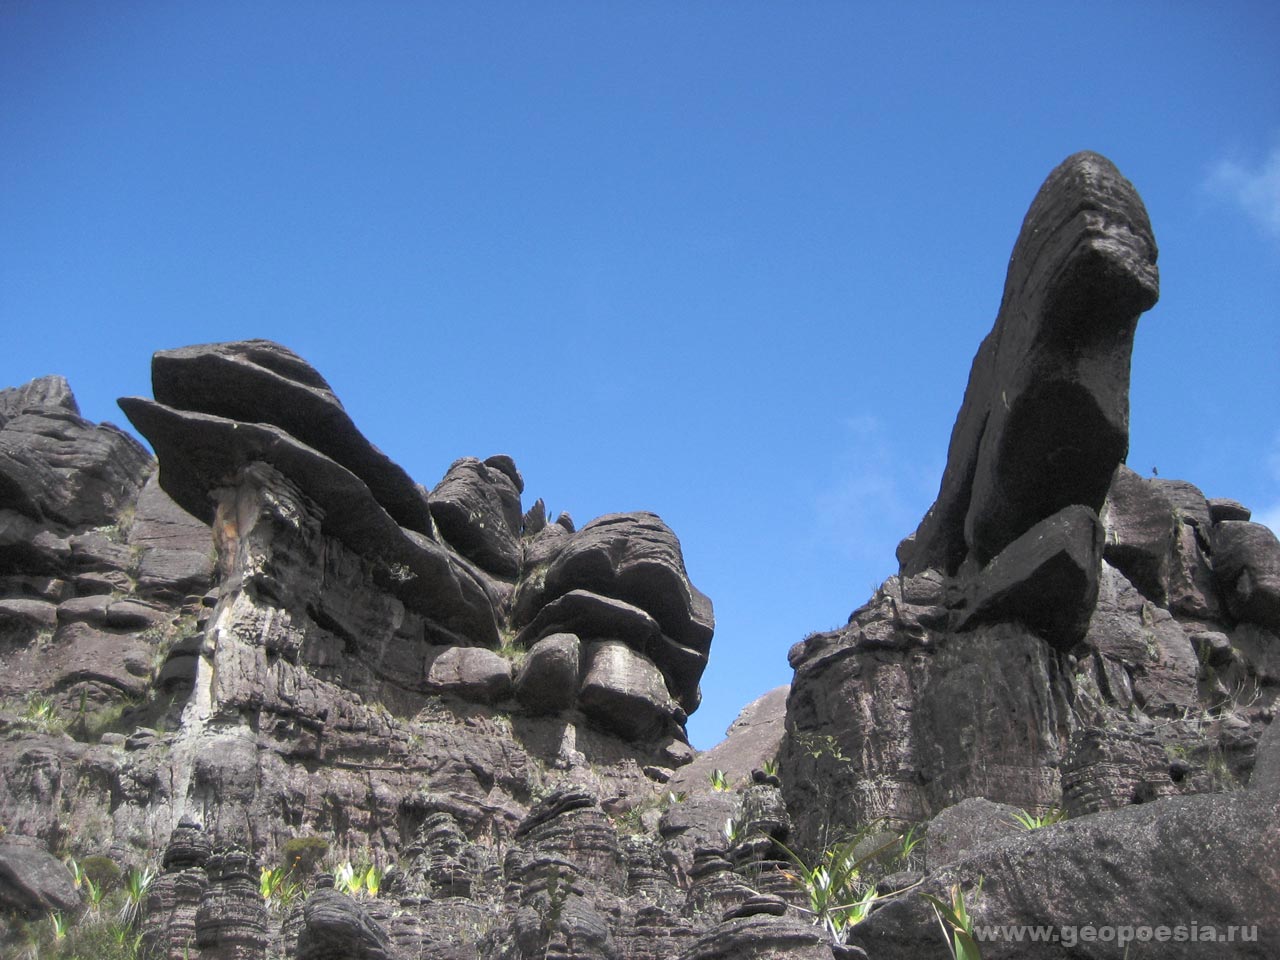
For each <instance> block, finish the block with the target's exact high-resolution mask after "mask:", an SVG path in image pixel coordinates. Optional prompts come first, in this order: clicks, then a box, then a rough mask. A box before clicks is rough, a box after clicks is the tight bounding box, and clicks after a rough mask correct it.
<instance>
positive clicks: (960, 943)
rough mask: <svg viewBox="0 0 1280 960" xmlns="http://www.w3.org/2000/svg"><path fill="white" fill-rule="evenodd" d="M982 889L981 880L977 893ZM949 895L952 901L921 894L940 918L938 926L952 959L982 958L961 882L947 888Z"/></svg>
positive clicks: (972, 959)
mask: <svg viewBox="0 0 1280 960" xmlns="http://www.w3.org/2000/svg"><path fill="white" fill-rule="evenodd" d="M981 890H982V881H981V880H979V881H978V887H977V890H976V891H975V893H978V892H981ZM947 895H948V897H949V898H950V902H947V901H946V900H941V899H939V898H938V897H935V896H933V895H932V894H928V893H922V894H920V896H922V897H924V898H925V899H926V900H928V901H929V905H930V906H932V907H933V915H934V916H935V917H937V918H938V926H939V927H941V928H942V936H943V938H944V939H945V940H946V941H947V949H948V950H950V951H951V957H952V960H982V953H981V951H979V950H978V944H977V941H975V940H974V939H973V918H972V917H971V916H969V907H968V905H966V904H965V902H964V891H963V890H961V889H960V884H958V883H956V884H952V885H951V886H950V887H949V888H947Z"/></svg>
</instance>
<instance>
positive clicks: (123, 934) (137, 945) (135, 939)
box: [107, 923, 142, 957]
mask: <svg viewBox="0 0 1280 960" xmlns="http://www.w3.org/2000/svg"><path fill="white" fill-rule="evenodd" d="M107 936H108V937H110V938H111V942H112V943H113V944H114V945H115V947H116V949H117V950H118V951H119V952H120V954H122V955H123V956H126V957H136V956H137V955H138V950H139V949H141V947H142V934H140V933H135V932H134V929H133V926H132V925H131V924H127V923H113V924H111V925H109V926H108V927H107Z"/></svg>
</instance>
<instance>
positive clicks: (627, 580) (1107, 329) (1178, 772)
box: [0, 153, 1280, 960]
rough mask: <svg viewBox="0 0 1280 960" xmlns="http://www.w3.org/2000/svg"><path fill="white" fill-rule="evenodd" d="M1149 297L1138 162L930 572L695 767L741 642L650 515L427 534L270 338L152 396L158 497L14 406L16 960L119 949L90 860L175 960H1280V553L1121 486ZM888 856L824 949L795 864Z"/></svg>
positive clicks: (1101, 171) (1151, 489) (151, 942)
mask: <svg viewBox="0 0 1280 960" xmlns="http://www.w3.org/2000/svg"><path fill="white" fill-rule="evenodd" d="M1155 264H1156V246H1155V241H1154V237H1153V235H1152V232H1151V228H1150V224H1149V223H1148V220H1147V215H1146V212H1145V210H1144V208H1143V205H1142V202H1141V200H1140V198H1139V197H1138V195H1137V193H1136V191H1135V190H1134V189H1133V187H1132V185H1130V184H1129V183H1128V181H1126V180H1125V179H1124V178H1123V177H1122V176H1121V175H1120V174H1119V172H1118V171H1116V169H1115V168H1114V166H1112V165H1111V164H1110V163H1109V162H1108V161H1107V160H1105V159H1104V158H1102V157H1100V156H1098V155H1096V154H1089V153H1085V154H1077V155H1075V156H1073V157H1071V158H1068V160H1067V161H1065V162H1064V163H1063V164H1062V165H1061V166H1060V167H1059V168H1058V169H1057V170H1055V171H1054V172H1053V173H1052V174H1050V176H1049V178H1048V179H1047V180H1046V182H1045V184H1044V186H1043V188H1042V189H1041V191H1040V194H1039V195H1038V196H1037V198H1036V199H1035V201H1034V202H1033V204H1032V206H1031V208H1030V211H1029V212H1028V215H1027V218H1026V221H1025V222H1024V224H1023V227H1022V231H1021V233H1020V235H1019V238H1018V241H1017V243H1016V245H1015V248H1014V252H1013V256H1012V258H1011V261H1010V268H1009V275H1008V279H1007V282H1006V289H1005V294H1004V297H1003V300H1002V303H1001V307H1000V312H999V315H998V317H997V320H996V323H995V327H994V329H993V330H992V332H991V334H990V335H989V336H988V337H987V339H986V340H985V341H984V342H983V344H982V345H981V347H980V348H979V351H978V354H977V356H976V357H975V360H974V363H973V368H972V371H971V375H970V381H969V386H968V388H967V390H966V393H965V397H964V400H963V403H962V405H961V409H960V413H959V415H958V417H957V420H956V425H955V428H954V431H953V434H952V439H951V444H950V449H949V453H948V461H947V467H946V471H945V474H944V477H943V481H942V484H941V488H940V490H939V494H938V498H937V501H936V502H935V504H934V505H933V507H932V508H931V509H930V510H929V512H928V514H927V515H926V516H925V518H924V519H923V520H922V522H921V524H920V526H919V528H918V529H917V531H916V532H915V533H914V534H913V535H911V536H910V537H908V538H907V539H906V540H904V541H903V543H902V545H901V546H900V548H899V550H898V561H899V572H898V573H897V574H896V575H894V576H892V577H890V578H889V579H888V580H886V581H885V583H884V584H883V585H882V586H881V587H880V588H879V589H878V590H877V591H876V592H875V595H874V596H873V597H872V598H871V599H870V600H869V601H868V602H867V603H866V604H864V605H863V606H861V607H859V608H858V609H857V610H855V611H854V613H853V614H852V615H851V617H850V619H849V622H848V624H847V625H846V626H845V627H843V628H841V629H839V630H835V631H831V632H828V633H821V634H814V635H811V636H810V637H808V638H806V639H805V640H803V641H802V642H800V643H798V644H796V645H795V646H794V647H793V648H792V650H791V653H790V661H791V664H792V666H793V667H794V669H795V676H794V680H793V683H792V684H791V686H790V687H789V688H780V689H779V690H776V691H772V692H770V693H769V694H767V695H766V696H764V697H762V698H760V700H759V701H758V702H757V703H754V704H752V705H750V706H749V707H748V708H747V709H746V710H744V713H743V716H742V717H741V718H740V719H739V721H738V722H737V723H735V725H734V726H733V727H732V728H731V729H730V731H729V736H728V738H727V739H726V741H725V742H724V743H723V744H721V745H720V746H719V747H717V748H715V749H714V750H712V751H708V752H707V753H706V754H705V755H703V756H701V757H698V758H696V759H695V758H694V756H693V751H692V750H691V748H690V747H689V746H688V743H687V741H686V739H685V737H684V732H683V723H684V721H685V719H686V717H687V715H688V713H689V712H691V711H693V710H694V709H696V707H697V705H698V701H699V696H700V694H699V690H698V680H699V678H700V676H701V673H702V670H703V668H704V667H705V664H706V661H707V657H708V655H709V652H710V643H711V637H712V631H713V627H714V619H713V615H712V609H711V604H710V601H709V600H707V598H706V597H705V596H703V595H702V594H701V593H700V592H699V591H698V590H697V589H696V588H695V587H694V586H693V585H692V583H691V582H690V579H689V577H688V574H687V573H686V571H685V569H684V564H683V559H682V557H681V554H680V547H679V542H678V540H677V539H676V537H675V535H674V534H673V533H672V531H671V530H670V529H669V528H667V527H666V525H665V524H663V523H662V521H661V520H660V519H659V518H657V517H656V516H655V515H653V514H645V513H632V514H614V515H609V516H606V517H601V518H598V519H597V520H594V521H592V522H591V523H588V524H586V525H584V526H583V527H582V528H581V529H578V528H577V527H576V525H575V524H574V523H573V521H572V520H570V519H569V518H568V517H567V516H566V515H561V516H560V517H559V518H557V519H556V520H554V521H550V520H549V518H548V517H547V516H546V512H545V507H544V506H543V504H542V501H537V502H536V503H534V505H533V506H532V507H531V508H529V509H527V510H526V509H525V508H524V505H523V503H522V496H523V493H524V482H523V479H522V477H521V475H520V473H519V471H518V469H517V468H516V465H515V463H514V462H513V461H512V460H511V458H509V457H506V456H495V457H489V458H487V459H485V460H480V459H476V458H463V459H461V460H458V461H456V462H454V463H453V464H452V465H451V466H450V467H449V469H448V470H447V472H446V473H445V475H444V477H443V478H442V479H441V481H440V482H439V483H438V484H437V485H436V486H435V487H434V488H433V489H431V490H427V489H426V488H424V487H422V486H420V485H418V484H416V483H415V482H414V481H413V480H412V479H411V478H410V477H409V476H408V475H407V474H406V473H405V472H404V471H403V470H402V469H401V468H400V467H398V466H397V465H396V464H394V463H393V462H392V461H391V460H390V459H389V458H387V457H386V455H385V454H383V453H382V452H381V451H379V450H378V449H377V448H376V447H375V446H373V445H372V444H371V443H370V442H369V441H368V440H367V439H365V438H364V436H363V435H362V434H360V432H359V431H358V430H357V428H356V427H355V425H354V424H353V423H352V421H351V419H350V417H349V416H348V415H347V414H346V413H345V411H344V410H343V409H342V405H341V403H340V402H339V401H338V399H337V398H336V396H334V394H333V391H332V390H331V388H330V387H329V386H328V384H327V383H326V382H325V380H324V379H323V377H321V375H320V374H319V373H318V372H317V371H315V370H314V369H313V368H311V367H310V366H309V365H308V364H307V363H306V362H305V361H304V360H302V359H301V358H300V357H298V356H297V355H295V354H293V353H291V352H290V351H288V350H287V349H285V348H284V347H282V346H280V345H278V344H274V343H269V342H266V341H247V342H239V343H228V344H208V345H201V346H193V347H187V348H183V349H180V350H173V351H165V352H162V353H160V354H157V355H156V357H155V359H154V363H153V393H154V399H145V398H127V399H125V400H122V401H121V406H122V408H123V409H124V410H125V412H126V414H127V415H128V416H129V418H130V420H131V421H132V422H133V424H134V425H135V426H136V427H137V428H138V430H139V431H140V432H141V433H142V434H143V435H144V436H145V437H147V439H148V440H149V441H150V443H151V444H152V447H153V448H154V449H155V451H156V454H157V458H158V465H157V463H156V461H153V460H152V459H151V457H150V456H149V455H148V454H147V452H146V451H145V450H144V449H143V448H142V447H141V445H139V444H138V443H137V442H136V441H134V440H132V439H131V438H130V437H129V435H128V434H125V433H124V432H122V431H120V430H118V429H117V428H115V427H112V426H111V425H109V424H101V425H95V424H92V423H89V422H87V421H85V420H83V419H82V418H81V417H80V416H79V413H78V410H77V409H76V405H75V400H74V397H73V396H72V394H71V391H70V389H69V387H68V386H67V384H66V383H65V381H62V380H61V379H60V378H56V377H47V378H43V379H41V380H37V381H33V382H32V383H30V384H27V385H25V386H23V387H19V388H13V389H10V390H5V391H0V667H2V668H3V669H0V826H3V835H0V914H2V915H3V916H4V917H5V920H4V921H3V922H4V923H5V924H6V925H7V928H6V929H5V930H4V931H0V949H8V948H10V947H13V948H14V949H18V948H19V947H20V946H21V944H22V938H23V937H28V936H31V935H32V934H31V931H32V930H33V929H34V927H33V926H32V925H31V922H29V920H30V918H35V919H36V920H38V919H39V918H40V917H43V916H44V915H45V914H47V913H49V912H50V911H58V912H61V913H64V914H67V915H71V914H75V913H77V912H78V911H80V910H82V909H84V908H83V907H82V902H83V901H84V900H85V899H86V898H87V894H86V890H85V887H84V886H83V885H81V886H77V885H76V884H74V883H73V882H72V877H71V874H70V873H69V872H68V870H67V868H66V867H65V866H64V865H63V862H62V860H63V858H65V857H67V856H68V855H71V856H74V857H76V858H77V859H78V861H79V862H80V863H82V864H87V865H90V866H93V867H94V869H96V870H100V871H104V872H103V873H102V874H101V875H102V876H104V877H109V876H110V875H111V874H110V872H111V871H112V870H115V871H116V872H117V873H118V872H119V870H120V869H121V868H125V867H134V868H145V867H154V868H156V870H157V871H158V872H157V875H156V878H155V879H154V881H153V882H152V883H151V885H150V887H149V888H148V889H147V892H146V896H145V900H144V902H143V903H142V906H141V909H140V913H139V918H138V920H137V923H136V927H135V929H136V931H137V933H138V934H139V935H140V937H141V939H140V945H139V954H140V955H142V956H146V957H148V958H170V960H178V958H200V960H223V958H237V960H241V958H243V960H265V958H282V960H284V958H287V960H315V958H338V957H343V958H352V957H367V958H378V960H383V958H386V960H410V958H449V960H532V958H535V957H537V958H547V957H557V958H562V960H570V958H574V960H597V958H616V960H657V958H663V960H672V958H679V960H695V958H699V960H712V958H720V957H724V958H728V957H734V958H760V960H764V958H781V957H789V958H817V960H827V958H855V957H872V958H881V957H885V958H892V957H916V956H922V955H928V954H929V953H930V952H939V951H941V950H942V945H941V943H940V942H939V940H940V935H939V931H938V927H937V923H936V919H935V917H934V915H933V913H932V912H931V909H930V908H929V906H928V905H927V903H926V901H925V900H924V899H923V898H922V897H920V896H919V892H920V891H924V892H928V893H931V894H934V895H936V896H939V897H942V898H948V897H950V896H953V895H954V893H953V891H956V890H959V891H961V895H963V896H965V897H966V898H967V902H968V905H969V909H970V913H971V915H972V916H973V917H974V918H975V920H976V921H977V922H980V923H992V924H1005V925H1008V924H1033V925H1048V926H1052V927H1054V928H1055V929H1057V930H1059V931H1063V930H1067V929H1071V930H1076V929H1079V928H1080V927H1081V926H1083V925H1088V924H1099V923H1103V924H1105V923H1110V924H1130V925H1141V924H1144V923H1145V924H1148V925H1151V924H1160V923H1170V924H1176V923H1178V922H1191V921H1194V922H1198V923H1199V924H1202V925H1218V926H1223V927H1225V926H1226V925H1231V924H1257V925H1258V929H1259V933H1260V935H1259V936H1257V937H1256V938H1255V939H1253V940H1246V941H1244V942H1242V943H1238V944H1235V945H1234V947H1233V952H1232V954H1231V955H1233V956H1257V957H1269V956H1272V955H1274V953H1275V950H1276V949H1277V947H1278V946H1280V942H1278V939H1280V913H1277V910H1276V904H1278V903H1280V873H1278V872H1277V869H1276V867H1275V864H1276V863H1277V862H1280V859H1278V857H1277V854H1280V831H1277V829H1276V828H1275V816H1274V814H1275V810H1276V809H1277V808H1278V807H1280V786H1278V785H1280V740H1277V732H1276V730H1273V729H1272V728H1271V727H1270V725H1269V724H1270V721H1271V720H1272V718H1273V717H1274V712H1275V698H1276V693H1277V689H1278V687H1280V660H1278V659H1277V651H1280V641H1278V640H1277V635H1278V634H1280V543H1278V542H1277V540H1276V538H1275V536H1274V534H1272V533H1271V531H1270V530H1269V529H1267V528H1266V527H1263V526H1261V525H1259V524H1255V523H1252V522H1251V521H1250V513H1249V510H1248V509H1247V508H1246V507H1244V506H1243V505H1241V504H1239V503H1237V502H1235V501H1231V500H1225V499H1207V498H1206V497H1205V495H1204V494H1203V493H1201V492H1200V491H1199V490H1198V489H1196V488H1195V487H1193V486H1192V485H1191V484H1188V483H1185V482H1180V481H1171V480H1163V479H1158V478H1152V479H1147V478H1143V477H1141V476H1139V475H1137V474H1136V473H1134V472H1132V471H1131V470H1129V469H1128V468H1127V467H1126V466H1125V465H1124V457H1125V453H1126V450H1127V444H1128V366H1129V356H1130V352H1131V349H1132V343H1133V335H1134V330H1135V327H1136V324H1137V321H1138V318H1139V316H1140V315H1141V313H1142V312H1144V311H1145V310H1147V309H1149V308H1150V307H1151V306H1152V305H1153V304H1154V302H1155V300H1156V297H1157V293H1158V280H1157V276H1158V275H1157V271H1156V265H1155ZM1277 729H1280V728H1277ZM775 756H776V761H775ZM690 761H692V762H690ZM712 774H714V775H712ZM713 781H714V782H713ZM1059 810H1060V811H1062V813H1063V814H1064V815H1065V822H1062V823H1058V824H1056V825H1054V826H1049V827H1045V828H1044V829H1038V830H1033V831H1027V830H1024V829H1023V828H1022V827H1020V826H1017V825H1016V823H1015V814H1021V815H1022V816H1024V817H1030V816H1045V817H1046V818H1047V819H1053V815H1055V813H1054V812H1055V811H1059ZM908 826H911V827H912V828H913V833H912V836H914V837H917V838H919V837H923V840H922V842H921V844H920V845H919V846H918V847H917V848H916V850H915V853H914V854H913V853H912V852H911V848H910V846H909V844H908V845H904V844H902V841H901V839H900V838H899V837H898V833H899V832H900V831H901V830H903V829H904V828H906V827H908ZM851 833H853V835H854V837H855V840H857V842H858V843H859V844H860V846H858V847H857V848H856V849H857V850H858V851H859V853H858V855H859V856H863V855H867V856H868V859H867V866H866V867H865V870H864V873H863V875H862V876H861V881H860V886H859V887H858V890H859V891H860V892H859V896H860V897H863V896H865V897H866V898H867V904H868V905H869V906H870V909H869V912H868V913H867V916H866V917H865V919H862V920H861V922H859V923H856V924H854V923H848V924H847V925H846V924H845V923H843V922H842V923H841V924H840V925H838V926H824V925H822V924H817V923H815V922H814V921H815V920H820V919H823V917H822V915H821V914H818V915H815V913H814V907H815V902H814V901H813V900H812V898H811V897H812V890H811V889H810V890H806V889H805V886H804V884H803V883H801V882H799V878H800V877H801V875H802V874H804V873H805V868H804V866H803V864H797V863H796V862H795V858H796V857H797V856H799V857H800V858H801V859H802V860H803V861H804V863H806V864H810V865H812V864H814V863H815V862H816V861H817V860H819V859H820V858H821V857H822V856H824V851H825V855H826V856H827V857H828V858H830V857H831V855H832V851H834V850H837V849H841V847H838V846H837V844H838V843H839V842H840V841H842V840H844V838H846V837H847V836H849V835H850V834H851ZM858 838H861V839H858ZM886 838H887V840H886ZM853 842H854V841H850V843H851V844H852V843H853ZM887 847H893V848H894V849H895V850H896V851H898V852H896V853H894V854H893V855H881V853H880V851H882V850H884V849H887ZM847 849H855V848H854V847H852V846H850V847H848V848H847ZM869 849H870V851H871V853H870V854H868V850H869ZM828 863H829V865H833V866H834V864H833V863H832V861H830V859H828ZM353 865H357V866H358V872H353ZM367 865H372V866H373V867H374V868H375V869H374V870H372V871H369V870H366V869H365V867H366V866H367ZM273 868H274V870H273ZM383 871H386V872H385V874H384V872H383ZM873 895H874V896H873ZM23 918H28V920H24V919H23ZM1078 946H1079V945H1078V944H1074V943H1068V942H1066V940H1065V939H1064V938H1063V937H1062V936H1060V937H1059V939H1058V941H1056V942H1054V943H1052V944H1045V945H1044V949H1043V951H1042V952H1041V953H1038V954H1037V956H1040V955H1043V956H1046V957H1055V956H1062V957H1068V956H1079V955H1086V954H1081V953H1080V952H1079V949H1078ZM1113 948H1114V949H1113ZM1022 949H1023V948H1021V946H1020V945H1019V944H1017V943H1015V942H1014V941H1013V940H1008V939H1006V940H999V939H997V940H995V941H991V942H984V943H983V954H982V955H983V956H984V957H988V958H990V957H996V958H999V957H1005V956H1009V957H1014V956H1021V955H1022V953H1021V952H1020V951H1021V950H1022ZM1090 951H1091V952H1088V953H1087V955H1089V956H1108V957H1109V956H1113V955H1114V956H1116V957H1120V956H1122V955H1123V954H1124V951H1123V950H1122V949H1121V948H1120V947H1119V946H1118V945H1117V944H1116V943H1114V942H1111V943H1109V944H1108V943H1103V944H1099V945H1097V949H1094V948H1093V947H1090ZM1134 955H1137V954H1134ZM1161 955H1162V956H1175V957H1177V956H1203V955H1207V954H1205V953H1203V952H1202V948H1200V947H1199V946H1198V944H1197V943H1194V942H1191V943H1188V942H1186V941H1185V939H1184V940H1183V941H1178V942H1173V943H1166V944H1162V951H1161Z"/></svg>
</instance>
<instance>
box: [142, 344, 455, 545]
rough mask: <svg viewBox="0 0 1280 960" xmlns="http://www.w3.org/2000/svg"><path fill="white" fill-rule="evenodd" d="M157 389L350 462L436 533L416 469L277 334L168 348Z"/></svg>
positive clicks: (403, 516)
mask: <svg viewBox="0 0 1280 960" xmlns="http://www.w3.org/2000/svg"><path fill="white" fill-rule="evenodd" d="M151 385H152V391H153V393H154V395H155V398H156V400H157V401H158V402H160V403H163V404H165V405H167V406H171V407H177V408H179V409H183V410H190V411H193V412H195V413H208V414H212V415H214V416H219V417H225V418H227V419H229V420H239V421H243V422H246V423H269V424H273V425H275V426H277V427H280V428H281V429H282V430H284V431H285V432H286V433H288V434H289V435H290V436H293V437H296V438H297V439H298V440H299V441H301V442H302V443H304V444H306V445H307V446H309V447H311V448H313V449H315V450H318V451H320V452H321V453H323V454H324V455H325V456H327V457H329V458H331V459H333V460H335V461H337V462H338V463H340V464H342V465H343V466H344V467H346V468H347V469H348V470H350V471H351V472H352V473H354V474H355V475H356V476H358V477H359V478H360V479H361V480H363V481H364V482H365V484H366V485H368V487H369V489H370V490H371V491H372V492H373V495H374V497H375V499H377V501H378V502H379V503H380V504H382V506H383V508H384V509H385V510H386V511H387V513H389V514H391V516H392V517H394V518H395V520H396V522H397V523H399V524H400V525H401V526H403V527H408V528H409V529H410V530H416V531H418V532H419V533H428V532H429V531H430V530H431V522H430V517H429V513H428V510H427V503H426V498H425V497H424V496H423V495H422V492H421V491H420V490H419V489H418V487H417V485H416V484H415V483H414V482H413V480H411V479H410V477H409V475H408V474H407V473H405V471H404V470H403V469H402V468H401V467H399V466H398V465H397V464H396V463H394V462H393V461H392V460H391V459H390V458H389V457H388V456H387V455H386V454H385V453H383V452H382V451H381V450H379V449H378V448H377V447H375V446H374V445H373V444H372V443H370V442H369V441H368V440H367V439H365V436H364V434H362V433H361V432H360V431H359V430H358V429H357V428H356V425H355V424H354V423H353V422H352V420H351V417H350V416H349V415H348V414H347V412H346V410H344V409H343V407H342V404H341V402H339V400H338V398H337V397H336V396H335V395H334V393H333V391H332V390H331V389H330V387H329V384H328V383H327V382H325V379H324V378H323V377H322V376H321V375H320V373H319V372H318V371H317V370H316V369H315V368H314V367H312V366H311V365H310V364H309V363H307V362H306V361H305V360H303V359H302V358H301V357H299V356H298V355H297V354H296V353H294V352H293V351H292V350H289V349H288V348H286V347H283V346H281V345H280V344H278V343H273V342H272V341H270V340H241V341H235V342H231V343H206V344H199V345H196V346H190V347H182V348H180V349H177V350H162V351H160V352H159V353H157V354H156V355H155V356H154V358H153V359H152V361H151Z"/></svg>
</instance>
